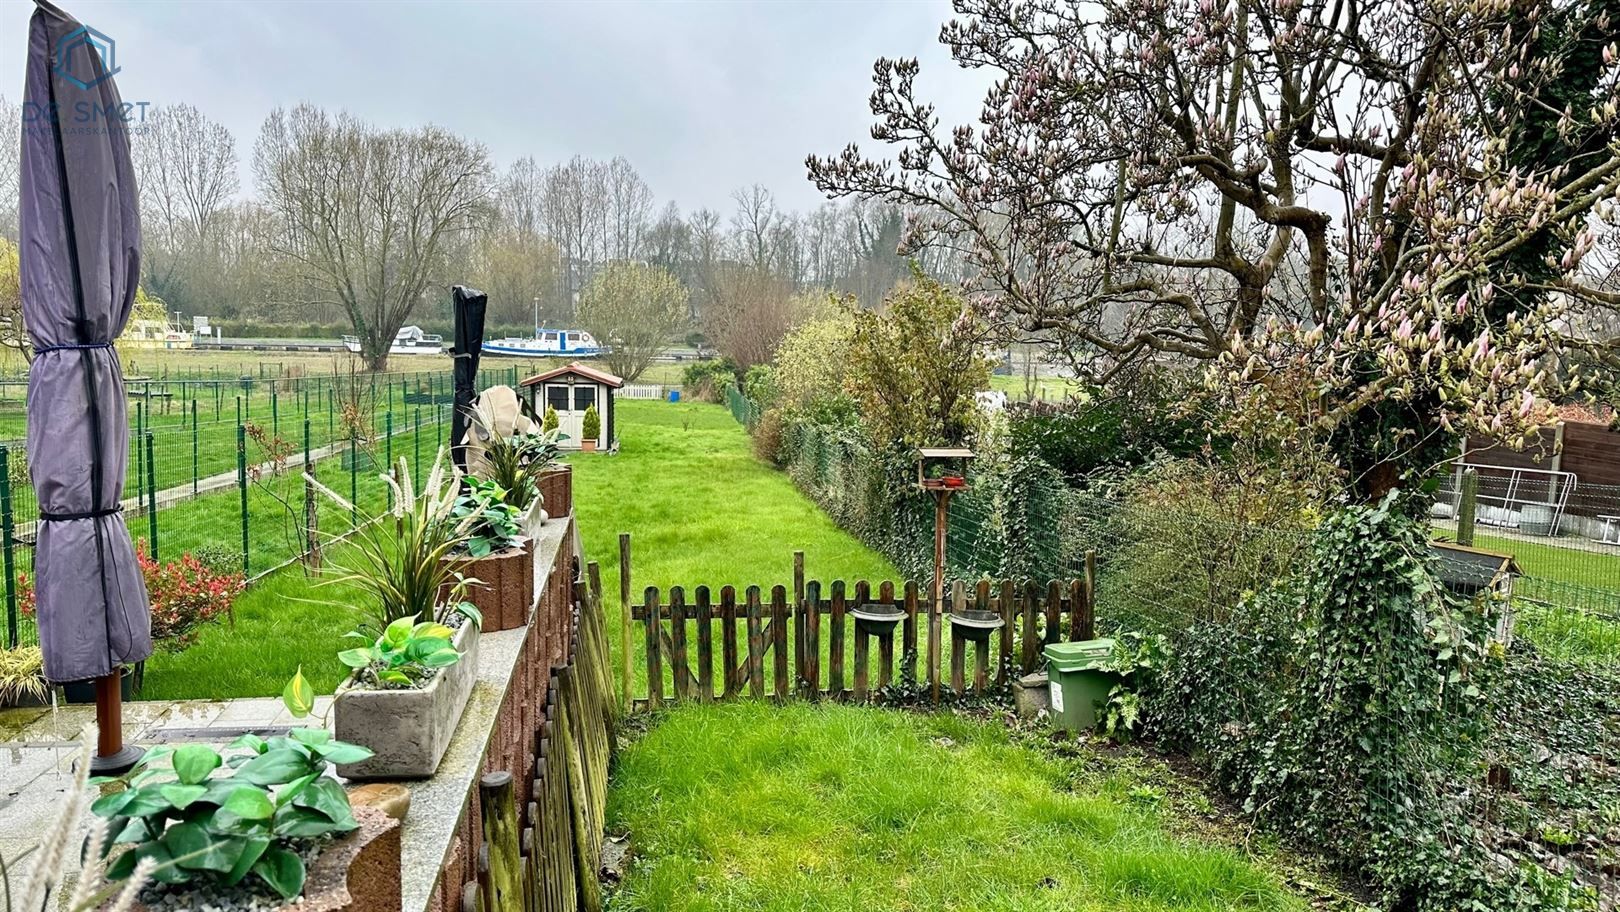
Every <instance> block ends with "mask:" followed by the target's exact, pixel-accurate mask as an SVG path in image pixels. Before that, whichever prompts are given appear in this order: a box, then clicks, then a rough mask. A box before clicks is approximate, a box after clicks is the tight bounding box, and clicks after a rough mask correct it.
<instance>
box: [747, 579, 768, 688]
mask: <svg viewBox="0 0 1620 912" xmlns="http://www.w3.org/2000/svg"><path fill="white" fill-rule="evenodd" d="M761 619H762V618H761V609H760V604H759V587H758V586H749V587H748V691H749V693H751V694H753V696H754V698H755V699H756V700H757V699H759V698H760V697H763V696H765V636H764V631H763V630H762V629H761V626H760V625H761Z"/></svg>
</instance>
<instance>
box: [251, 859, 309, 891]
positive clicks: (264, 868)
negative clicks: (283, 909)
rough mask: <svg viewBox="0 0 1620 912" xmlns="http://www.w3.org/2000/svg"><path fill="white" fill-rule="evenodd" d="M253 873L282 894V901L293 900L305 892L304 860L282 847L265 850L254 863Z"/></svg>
mask: <svg viewBox="0 0 1620 912" xmlns="http://www.w3.org/2000/svg"><path fill="white" fill-rule="evenodd" d="M253 873H255V874H257V875H259V876H260V877H262V878H263V879H264V882H265V883H267V884H269V885H270V888H271V889H273V890H275V891H276V892H277V893H279V894H281V898H282V899H292V898H293V897H295V896H297V895H298V894H300V893H302V892H304V860H303V859H302V858H299V857H298V856H297V855H296V854H294V853H292V852H289V851H287V850H286V849H283V848H281V847H280V846H271V847H270V848H267V849H265V850H264V854H263V855H261V856H260V857H259V860H258V861H255V862H254V863H253Z"/></svg>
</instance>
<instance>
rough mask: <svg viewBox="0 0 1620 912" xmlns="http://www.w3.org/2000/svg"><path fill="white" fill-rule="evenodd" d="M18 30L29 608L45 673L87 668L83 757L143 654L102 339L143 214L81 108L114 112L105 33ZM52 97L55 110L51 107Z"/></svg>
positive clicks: (116, 160)
mask: <svg viewBox="0 0 1620 912" xmlns="http://www.w3.org/2000/svg"><path fill="white" fill-rule="evenodd" d="M36 3H37V8H36V9H35V10H34V15H33V19H32V20H31V21H30V23H29V29H28V68H27V77H26V82H25V85H24V91H23V100H24V110H25V111H27V112H30V116H29V117H26V118H25V119H24V125H23V137H22V140H23V142H22V175H21V177H22V182H21V189H22V192H21V199H20V215H21V237H22V245H21V247H22V249H21V271H22V276H21V279H22V305H23V321H24V323H25V324H26V325H27V328H28V336H29V339H30V341H31V342H32V344H33V347H34V361H33V364H32V366H31V367H30V369H29V373H28V463H29V467H30V469H31V470H32V475H33V483H34V492H35V494H36V495H37V496H38V500H39V519H40V523H39V530H38V541H37V544H36V550H35V557H34V573H35V577H36V582H35V586H36V589H35V592H36V597H37V603H36V605H37V613H36V617H37V619H38V623H39V639H40V646H41V647H42V648H43V650H44V653H45V677H46V678H47V679H48V680H50V681H52V682H68V681H82V680H86V679H91V678H94V679H97V707H96V708H97V722H98V723H99V724H100V726H101V741H100V744H99V745H98V747H99V749H98V751H97V754H96V757H95V760H94V763H93V765H94V768H95V769H96V770H98V771H105V772H110V771H116V770H118V769H120V768H127V767H128V766H129V765H130V764H131V763H133V762H134V760H135V759H136V758H137V757H138V756H139V755H140V751H139V750H137V749H135V748H134V747H129V748H125V747H123V743H122V736H121V735H122V733H121V727H120V722H121V719H120V718H119V713H120V707H119V705H118V702H117V700H118V696H119V676H120V675H121V673H122V669H123V667H124V666H126V665H130V664H132V663H135V662H139V661H141V660H143V659H145V658H146V657H147V656H149V655H151V654H152V635H151V617H150V613H149V609H148V602H147V593H146V586H145V584H144V583H143V582H142V579H141V571H140V567H139V565H138V564H137V563H136V561H135V551H134V548H133V547H132V545H131V543H130V537H129V530H128V529H127V528H126V527H125V525H124V517H123V515H122V514H121V513H120V512H119V502H120V500H121V499H122V497H123V493H124V470H125V466H126V462H127V453H128V447H129V423H128V414H127V412H128V403H127V401H126V399H125V394H124V376H123V371H122V369H121V367H120V366H119V363H118V355H117V353H116V352H114V351H113V347H112V342H113V340H114V339H116V338H117V337H118V334H119V333H120V332H122V331H123V328H124V324H125V323H126V322H128V320H129V314H130V310H131V308H132V307H133V306H134V303H135V286H136V283H137V282H138V281H139V278H140V262H141V259H140V250H141V227H140V216H139V213H138V211H137V207H136V192H135V173H134V169H133V168H132V167H131V164H130V155H129V133H128V129H127V127H126V126H124V125H121V124H118V123H112V124H109V123H108V121H106V120H104V119H99V120H97V121H95V122H93V123H84V122H80V121H79V120H78V118H79V117H81V116H82V113H83V112H85V111H89V110H91V109H92V107H91V106H93V108H94V110H98V111H103V112H105V111H119V110H120V109H121V108H120V106H121V99H120V97H119V94H118V88H117V86H115V85H114V84H113V80H112V78H111V74H110V73H109V72H108V71H107V68H106V66H105V64H104V63H103V61H102V58H101V56H100V51H99V49H98V48H97V43H98V41H104V40H105V39H104V37H103V36H101V35H100V33H99V32H95V31H94V30H93V29H87V28H86V27H85V26H84V25H82V24H81V23H79V22H78V21H76V20H75V19H74V18H73V17H72V16H70V15H68V14H67V13H66V12H63V11H62V10H60V9H58V8H56V7H55V6H52V5H51V4H49V3H47V2H44V0H36ZM51 112H57V113H55V114H52V113H51Z"/></svg>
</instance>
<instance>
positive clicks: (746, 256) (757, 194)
mask: <svg viewBox="0 0 1620 912" xmlns="http://www.w3.org/2000/svg"><path fill="white" fill-rule="evenodd" d="M731 198H732V200H733V201H735V202H736V204H737V209H736V211H735V212H733V213H732V214H731V234H732V238H733V241H732V243H733V244H734V245H735V246H736V248H737V259H739V260H742V261H743V262H745V263H747V264H748V265H750V266H752V267H753V268H755V269H769V268H770V266H771V226H772V225H774V224H775V223H776V200H775V198H774V197H772V196H771V191H769V190H767V189H765V188H764V187H763V186H761V185H759V184H754V185H753V186H751V187H746V188H744V189H741V190H737V191H735V192H733V193H732V194H731Z"/></svg>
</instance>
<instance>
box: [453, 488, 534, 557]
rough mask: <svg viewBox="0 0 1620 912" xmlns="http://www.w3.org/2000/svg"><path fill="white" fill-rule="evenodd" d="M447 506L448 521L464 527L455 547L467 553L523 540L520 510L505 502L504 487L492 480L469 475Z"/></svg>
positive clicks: (481, 552) (484, 554) (497, 548)
mask: <svg viewBox="0 0 1620 912" xmlns="http://www.w3.org/2000/svg"><path fill="white" fill-rule="evenodd" d="M462 483H463V485H464V488H463V490H462V492H461V494H460V495H458V496H457V497H456V499H455V501H454V502H453V504H452V506H451V508H450V516H449V522H450V523H451V524H453V525H456V526H458V527H465V530H466V531H465V534H464V538H463V541H462V542H461V543H460V546H459V548H458V549H457V550H460V551H465V552H466V553H467V554H468V555H469V556H471V557H488V556H489V555H491V554H494V553H495V552H497V551H505V550H506V549H508V548H514V547H517V546H518V545H521V544H522V543H523V511H522V510H520V509H518V508H517V507H514V506H512V505H511V504H509V503H507V502H506V489H505V488H503V487H501V486H500V485H499V484H497V483H496V482H493V481H486V480H484V479H481V478H473V477H471V476H468V477H465V478H463V479H462Z"/></svg>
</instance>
